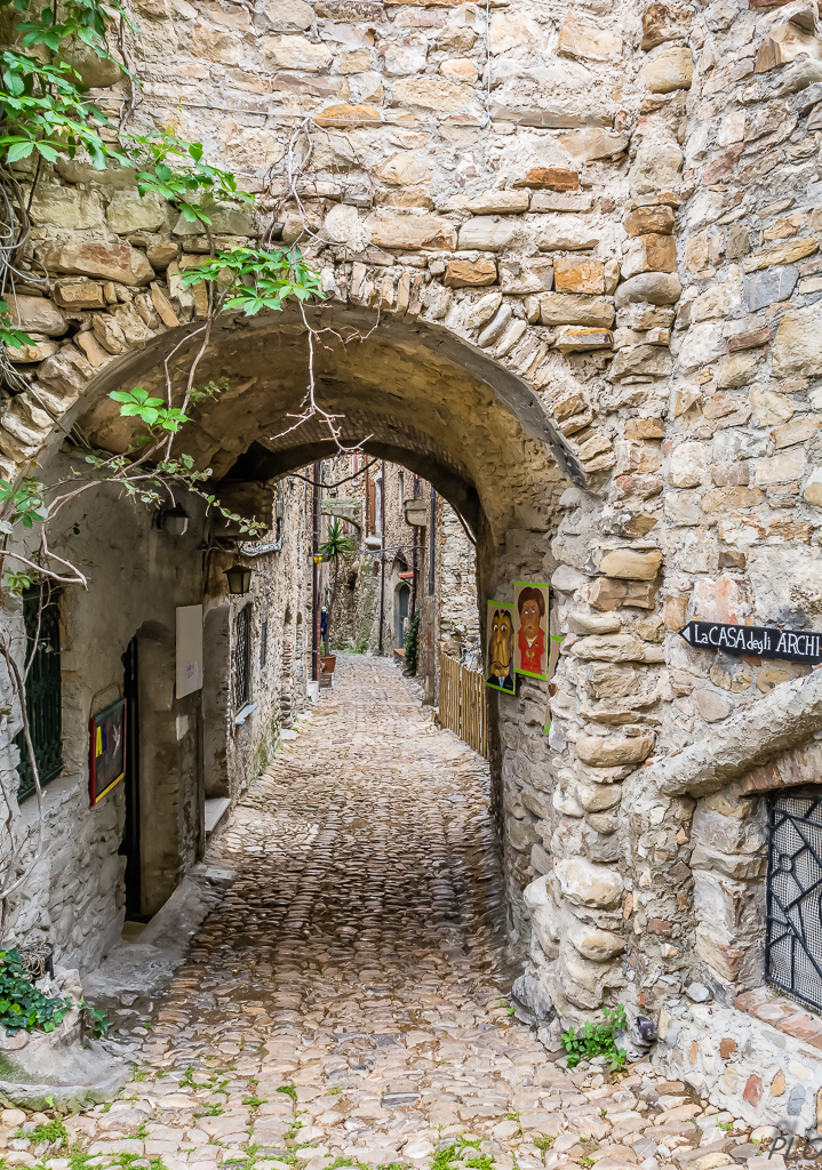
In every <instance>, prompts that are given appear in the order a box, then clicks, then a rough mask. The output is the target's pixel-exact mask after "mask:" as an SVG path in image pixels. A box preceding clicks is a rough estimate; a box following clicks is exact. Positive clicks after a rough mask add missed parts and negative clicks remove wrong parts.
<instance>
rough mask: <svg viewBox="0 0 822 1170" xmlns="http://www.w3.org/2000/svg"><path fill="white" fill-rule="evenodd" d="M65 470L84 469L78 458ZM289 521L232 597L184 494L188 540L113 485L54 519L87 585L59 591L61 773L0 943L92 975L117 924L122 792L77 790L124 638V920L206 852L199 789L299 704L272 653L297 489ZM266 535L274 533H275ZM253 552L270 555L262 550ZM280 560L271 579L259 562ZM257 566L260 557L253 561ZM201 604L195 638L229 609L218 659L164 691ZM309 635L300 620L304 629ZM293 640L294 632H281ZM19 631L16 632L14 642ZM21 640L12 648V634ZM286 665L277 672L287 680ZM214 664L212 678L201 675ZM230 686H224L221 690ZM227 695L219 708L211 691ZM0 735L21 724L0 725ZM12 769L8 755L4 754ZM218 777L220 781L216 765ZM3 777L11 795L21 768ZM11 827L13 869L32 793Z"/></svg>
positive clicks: (291, 597)
mask: <svg viewBox="0 0 822 1170" xmlns="http://www.w3.org/2000/svg"><path fill="white" fill-rule="evenodd" d="M72 464H73V461H71V460H69V459H66V458H64V457H59V458H57V459H54V460H52V461H50V463H49V464H48V465H47V467H46V469H45V470H46V474H47V476H48V477H49V478H51V477H55V478H56V477H58V476H66V475H67V474H70V473H71V469H72ZM75 470H79V469H78V468H77V467H76V465H75ZM284 495H285V510H284V524H283V528H282V531H281V534H280V536H281V539H280V540H279V548H278V550H277V551H276V552H268V553H263V554H262V556H261V557H260V558H259V559H260V560H261V561H263V563H265V560H266V559H268V560H269V564H268V566H267V567H266V568H264V569H263V571H262V572H258V573H257V574H255V577H254V587H253V591H252V594H251V595H250V597H246V598H242V599H240V598H237V599H231V600H229V599H228V598H227V596H226V585H225V579H224V576H223V568H224V567H225V565H226V564H228V563H230V562H231V560H233V556H231V555H226V554H225V553H221V554H218V555H217V556H216V557H215V558H213V559H212V561H211V572H210V574H209V575H208V577H207V578H206V577H205V576H204V574H203V563H204V562H203V556H202V552H201V546H203V545H204V544H208V543H209V540H210V531H211V525H210V522H209V521H208V520H207V518H206V517H205V516H204V514H203V506H202V505H201V504H200V503H199V502H198V501H197V500H195V499H188V500H185V501H184V503H185V506H186V508H187V510H188V511H189V515H190V526H189V531H188V532H187V533H186V535H185V536H183V537H174V536H171V535H169V534H167V533H165V532H163V531H161V530H158V528H157V527H156V526H155V525H154V524H153V522H152V520H153V511H152V510H151V509H150V508H147V507H145V506H144V505H141V504H139V503H137V502H136V501H128V500H123V499H122V498H120V497H119V495H118V493H117V492H116V491H115V490H114V489H113V488H112V487H111V486H102V487H97V488H93V489H91V490H90V491H88V492H86V493H84V494H83V495H81V496H79V497H78V498H77V500H76V501H74V502H72V503H71V504H70V505H68V506H67V507H66V509H65V510H64V511H63V512H62V513H61V515H60V520H59V526H58V528H57V530H56V531H55V530H54V529H52V531H51V533H50V544H51V547H52V549H53V550H54V551H55V552H57V553H58V554H61V555H64V556H66V557H67V558H70V559H71V561H72V562H73V563H74V564H76V565H77V566H78V567H79V568H80V569H82V570H83V571H84V572H86V573H87V576H88V588H87V589H83V588H81V587H77V586H66V587H65V588H64V589H63V591H62V595H61V598H60V616H61V667H62V700H63V703H62V706H63V763H64V767H63V771H62V773H61V774H60V776H59V777H58V778H57V779H56V780H54V781H52V782H51V783H50V784H48V785H47V786H46V788H45V790H44V798H43V803H44V814H43V850H42V858H41V860H40V861H39V862H38V863H37V865H36V866H35V868H34V871H33V873H32V875H31V877H30V879H29V880H27V881H26V882H25V883H24V884H23V885H22V886H21V887H20V889H19V891H18V893H17V894H16V895H14V896H13V897H12V899H11V900H10V902H9V907H8V915H7V919H6V921H5V923H4V939H16V940H17V941H22V942H26V943H30V942H32V941H33V940H34V939H35V938H38V937H47V938H49V939H50V940H51V941H52V942H53V943H54V944H55V946H56V949H57V954H58V956H59V957H60V960H61V962H64V963H66V964H67V965H69V966H79V967H81V968H82V969H87V968H89V967H92V966H93V965H94V964H95V963H96V962H97V961H98V960H99V958H100V957H101V955H102V954H103V953H105V951H107V950H108V948H109V947H110V946H111V944H112V943H113V942H114V941H116V940H117V939H118V938H119V936H120V932H121V928H122V923H123V918H124V915H125V899H124V881H123V878H124V870H125V864H126V858H125V856H124V855H122V854H121V852H120V848H121V842H122V841H123V834H124V818H125V803H126V784H120V785H118V787H116V788H115V789H113V791H112V792H111V793H110V794H109V795H108V796H106V797H104V798H103V800H102V801H101V803H100V804H99V805H97V806H96V807H94V808H89V797H88V783H89V781H88V751H89V748H88V724H89V718H90V716H91V715H92V714H93V713H96V712H97V711H100V710H101V709H103V708H104V707H106V706H107V705H108V704H110V703H111V702H114V701H115V700H117V699H119V698H122V697H123V694H124V665H123V655H124V653H125V651H126V648H127V646H128V644H129V642H130V641H131V640H132V639H135V638H136V640H137V642H138V659H139V663H140V667H139V678H140V741H141V752H140V781H139V787H140V796H139V799H140V813H141V819H142V824H143V829H142V834H141V848H140V854H141V856H140V868H141V871H142V882H141V897H140V904H139V905H137V906H132V907H131V913H137V914H142V915H149V914H152V913H154V912H155V911H156V910H157V909H159V907H160V906H161V905H162V903H163V902H164V901H165V900H166V898H168V897H169V896H170V895H171V893H173V891H174V889H175V888H176V886H177V885H178V883H179V881H180V880H181V878H182V876H183V875H184V874H185V872H186V871H187V870H188V869H190V868H191V866H192V865H193V864H194V863H195V862H196V861H197V860H198V859H199V857H200V856H201V854H202V849H203V846H204V823H203V800H204V796H211V795H223V794H225V795H232V796H235V795H237V794H238V793H240V792H242V791H243V790H244V788H245V787H246V785H247V783H248V780H249V778H250V777H251V776H252V775H254V774H255V773H257V772H259V771H260V770H261V769H262V767H263V766H264V763H265V761H266V759H267V757H268V755H269V754H270V752H271V750H273V747H274V746H275V744H276V741H277V738H278V731H279V727H280V725H281V722H282V714H281V711H282V707H281V703H282V691H283V688H284V686H286V685H288V686H290V687H291V689H292V691H293V697H292V700H291V711H292V716H293V713H294V711H295V710H296V709H298V708H299V706H300V704H301V702H302V701H303V700H304V696H305V686H304V683H303V685H302V692H301V694H297V692H296V685H295V661H294V654H293V647H292V657H291V661H290V664H288V661H287V656H286V655H285V654H284V651H283V638H284V631H285V624H286V623H285V613H286V610H287V608H288V606H291V607H292V612H293V613H295V614H296V610H297V607H298V606H300V607H301V611H302V609H304V598H303V595H302V591H303V590H304V583H303V581H302V580H301V578H300V577H299V575H298V573H297V572H296V568H297V566H298V565H301V563H302V561H303V559H304V546H305V538H306V526H305V514H304V509H303V492H302V487H301V486H300V487H299V488H296V489H295V488H294V487H292V486H291V485H289V486H288V487H287V488H286V490H285V493H284ZM271 535H272V534H269V536H271ZM262 547H265V546H264V545H263V546H262ZM274 558H279V564H280V566H281V570H280V572H279V573H277V572H274V571H272V566H271V564H270V561H272V560H274ZM255 560H256V558H255ZM201 601H205V602H206V607H205V608H206V620H205V627H204V628H205V631H206V635H207V636H208V634H210V633H212V632H213V630H214V628H215V627H213V626H212V625H211V624H210V622H209V618H210V616H211V615H212V614H213V613H214V612H215V611H216V610H218V609H222V610H224V611H225V613H226V614H227V615H229V618H228V621H227V626H228V637H227V638H226V639H225V642H224V643H223V644H222V649H223V651H224V655H225V656H224V658H223V659H222V660H220V659H217V660H216V661H215V660H214V659H212V660H211V661H209V658H208V656H207V657H206V671H205V682H204V688H203V691H202V692H197V693H195V694H193V695H189V696H188V697H186V698H183V699H176V698H175V609H176V607H177V606H179V605H191V604H197V603H199V602H201ZM249 603H250V604H251V605H252V606H253V613H254V620H253V623H252V646H251V662H252V676H251V697H252V701H253V702H254V703H255V704H256V708H255V710H254V711H253V712H251V713H250V714H249V716H248V717H247V719H246V720H245V721H244V722H243V724H242V725H236V724H235V722H234V720H235V717H236V715H237V706H236V703H234V702H233V700H231V698H230V695H231V677H232V669H231V667H232V664H231V657H232V652H233V645H232V631H233V630H234V628H235V620H236V612H237V610H238V609H239V607H240V605H241V604H249ZM6 611H7V617H6V623H4V624H6V628H7V629H11V630H17V631H19V630H20V629H21V615H20V605H19V602H17V603H12V602H7V604H6ZM265 620H267V621H268V653H267V657H266V662H265V663H263V661H262V659H261V645H262V637H261V630H262V623H263V621H265ZM305 628H307V627H306V626H304V625H303V626H302V627H301V629H305ZM289 636H290V637H291V639H292V640H293V639H294V638H295V637H296V636H297V635H296V633H295V627H294V626H293V625H292V626H291V628H290V634H289ZM18 637H19V634H18ZM20 640H21V641H22V639H20ZM284 663H285V664H286V668H287V674H288V677H287V678H285V677H284V669H283V666H284ZM209 666H210V667H211V669H209ZM226 681H227V682H228V685H227V686H226V685H225V683H226ZM221 690H223V691H224V693H225V696H226V699H225V704H222V703H221V702H220V700H219V692H220V691H221ZM218 712H219V713H221V714H222V719H223V722H222V724H219V723H217V726H218V727H219V734H220V735H221V736H222V741H223V747H222V752H221V756H220V761H219V763H218V761H217V760H216V759H215V758H213V757H212V758H207V759H206V760H204V759H203V756H202V747H201V743H202V742H203V720H204V717H205V718H207V719H208V718H210V720H211V723H212V726H211V728H210V730H211V731H212V732H213V731H214V726H213V724H214V723H215V722H217V720H216V718H215V716H216V715H217V714H218ZM5 720H6V722H5V727H6V729H7V734H10V735H13V734H14V733H15V732H16V730H17V729H18V728H19V725H20V722H19V716H18V714H17V712H16V711H15V712H13V713H12V714H11V716H6V717H5ZM6 751H7V752H8V757H7V758H8V759H9V764H10V765H11V767H13V766H14V765H15V764H16V762H17V749H16V748H15V747H14V746H12V747H11V748H10V749H8V748H7V749H6ZM218 769H219V775H217V770H218ZM4 780H5V782H6V783H8V786H9V790H10V793H13V792H16V788H17V781H16V774H15V773H13V772H7V773H6V774H5V776H4ZM13 807H14V810H15V816H14V819H13V822H12V830H13V832H14V834H15V836H16V837H17V838H18V839H20V840H23V841H25V842H26V845H25V847H24V848H23V850H22V852H21V854H20V858H19V860H20V863H21V864H26V863H27V862H28V860H29V859H30V858H32V857H33V851H34V849H35V847H36V841H37V835H38V817H37V808H36V800H35V799H34V798H29V799H28V800H27V801H26V802H24V803H23V805H22V806H20V808H19V811H17V808H16V800H15V801H14V805H13Z"/></svg>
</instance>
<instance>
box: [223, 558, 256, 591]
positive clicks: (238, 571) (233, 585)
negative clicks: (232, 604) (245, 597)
mask: <svg viewBox="0 0 822 1170" xmlns="http://www.w3.org/2000/svg"><path fill="white" fill-rule="evenodd" d="M225 575H226V578H227V579H228V592H229V593H231V594H232V595H234V596H235V597H236V596H238V595H239V594H242V593H248V591H249V589H250V588H251V569H249V568H248V566H247V565H239V564H237V565H232V566H231V568H229V569H226V571H225Z"/></svg>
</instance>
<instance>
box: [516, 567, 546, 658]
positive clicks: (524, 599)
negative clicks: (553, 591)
mask: <svg viewBox="0 0 822 1170" xmlns="http://www.w3.org/2000/svg"><path fill="white" fill-rule="evenodd" d="M549 592H550V591H549V588H548V586H547V585H541V584H536V583H534V582H532V581H515V582H514V628H515V634H516V638H515V644H514V669H515V671H516V673H517V674H524V675H527V676H528V677H529V678H541V679H547V678H548V643H549V639H548V607H549V602H550V597H549Z"/></svg>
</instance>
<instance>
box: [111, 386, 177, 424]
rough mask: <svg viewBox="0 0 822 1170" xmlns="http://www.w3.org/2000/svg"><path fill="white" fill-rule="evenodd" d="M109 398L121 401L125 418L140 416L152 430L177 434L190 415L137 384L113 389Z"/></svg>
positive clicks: (121, 409)
mask: <svg viewBox="0 0 822 1170" xmlns="http://www.w3.org/2000/svg"><path fill="white" fill-rule="evenodd" d="M109 398H111V399H113V401H114V402H119V403H120V404H121V406H120V414H121V415H122V416H123V418H139V419H140V421H141V422H144V423H145V424H146V426H147V427H148V428H149V430H150V431H154V430H156V429H159V430H161V431H170V432H171V433H172V434H174V435H176V434H177V432H178V431H179V429H180V426H181V425H182V424H183V423H184V422H187V421H188V416H187V415H185V414H183V412H182V411H181V410H178V409H177V408H176V407H172V406H167V405H166V404H165V402H163V400H162V398H152V397H151V396H150V395H149V393H148V391H147V390H143V389H142V388H141V387H139V386H135V388H134V389H133V390H112V392H111V393H110V394H109Z"/></svg>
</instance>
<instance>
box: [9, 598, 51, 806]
mask: <svg viewBox="0 0 822 1170" xmlns="http://www.w3.org/2000/svg"><path fill="white" fill-rule="evenodd" d="M23 621H24V623H25V628H26V664H27V666H28V674H27V675H26V684H25V686H26V715H27V718H28V723H29V732H30V734H31V741H32V746H33V748H34V759H35V761H36V763H37V773H38V775H39V777H40V784H41V786H42V785H45V784H48V783H49V781H50V780H54V779H55V778H56V777H57V776H59V775H60V773H61V772H62V770H63V695H62V680H61V673H60V603H59V595H58V594H57V593H55V592H52V593H51V595H48V594H44V595H42V597H41V593H40V590H39V589H35V590H31V591H30V592H27V593H25V594H24V595H23ZM14 742H15V744H16V745H17V747H18V749H19V751H20V763H19V764H18V765H17V773H18V775H19V777H20V785H19V787H18V789H17V799H18V800H19V801H21V802H22V801H24V800H27V799H28V797H30V796H33V795H34V791H35V787H34V772H33V770H32V767H31V760H30V759H29V753H28V748H27V747H26V740H25V736H24V734H23V732H22V731H19V732H18V733H17V735H16V736H15V740H14Z"/></svg>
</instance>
